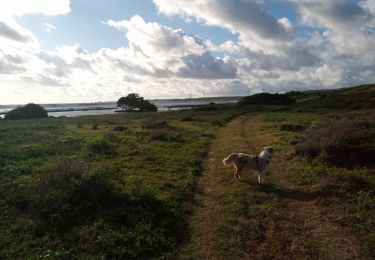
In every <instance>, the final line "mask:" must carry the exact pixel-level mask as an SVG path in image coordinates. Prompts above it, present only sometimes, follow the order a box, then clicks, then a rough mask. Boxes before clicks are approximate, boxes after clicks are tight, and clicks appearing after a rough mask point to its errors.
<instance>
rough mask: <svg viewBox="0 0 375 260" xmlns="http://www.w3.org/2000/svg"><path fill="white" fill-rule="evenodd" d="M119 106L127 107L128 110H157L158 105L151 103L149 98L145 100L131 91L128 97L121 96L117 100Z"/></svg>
mask: <svg viewBox="0 0 375 260" xmlns="http://www.w3.org/2000/svg"><path fill="white" fill-rule="evenodd" d="M117 107H121V109H125V110H127V111H133V110H134V109H139V110H140V111H157V107H156V106H155V105H154V104H152V103H150V102H149V101H148V100H144V98H143V97H140V96H139V95H138V94H136V93H131V94H129V95H127V96H126V97H121V98H120V99H119V100H118V101H117Z"/></svg>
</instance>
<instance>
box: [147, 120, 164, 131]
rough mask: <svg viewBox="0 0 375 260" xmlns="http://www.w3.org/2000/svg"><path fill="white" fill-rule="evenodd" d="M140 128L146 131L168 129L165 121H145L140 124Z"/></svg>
mask: <svg viewBox="0 0 375 260" xmlns="http://www.w3.org/2000/svg"><path fill="white" fill-rule="evenodd" d="M141 127H142V128H146V129H162V128H166V127H168V124H167V121H164V120H163V121H158V120H145V121H143V122H142V124H141Z"/></svg>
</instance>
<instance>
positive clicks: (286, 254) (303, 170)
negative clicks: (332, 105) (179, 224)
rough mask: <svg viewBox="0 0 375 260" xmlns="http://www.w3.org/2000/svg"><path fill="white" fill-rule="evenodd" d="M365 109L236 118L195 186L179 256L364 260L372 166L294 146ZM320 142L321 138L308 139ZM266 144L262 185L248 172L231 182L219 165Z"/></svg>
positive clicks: (370, 231)
mask: <svg viewBox="0 0 375 260" xmlns="http://www.w3.org/2000/svg"><path fill="white" fill-rule="evenodd" d="M373 113H374V111H368V110H365V111H355V112H354V111H353V112H351V113H349V114H348V113H338V112H325V113H319V114H316V113H309V112H307V113H306V112H300V111H294V110H290V111H286V112H270V111H269V112H265V111H263V112H261V113H250V114H247V115H244V116H241V117H239V118H237V119H235V120H233V121H232V122H230V123H229V124H228V125H227V126H226V127H225V128H222V129H220V130H219V131H218V132H217V134H216V139H215V140H214V142H213V145H212V147H211V150H210V153H209V155H208V159H207V162H206V163H207V167H206V170H205V172H204V175H203V177H202V178H201V179H200V182H199V185H198V187H199V189H198V191H199V192H198V193H197V197H196V198H197V206H196V213H195V215H194V216H193V217H192V219H191V224H190V232H191V233H192V239H191V240H190V242H189V243H187V244H186V245H185V247H184V248H183V250H181V254H180V258H181V259H190V258H191V257H192V256H193V258H194V259H229V258H234V259H372V257H373V256H374V254H375V248H374V244H375V240H374V238H375V233H374V230H375V222H374V215H375V207H374V187H375V172H374V168H373V166H370V165H368V164H366V166H362V165H358V164H357V163H359V162H358V161H352V162H353V163H355V165H354V166H351V167H349V166H348V165H346V166H345V167H344V166H337V165H335V164H334V163H333V162H332V161H329V162H327V161H326V157H325V156H327V155H325V156H319V155H317V156H316V157H307V156H306V155H302V154H300V153H299V152H296V151H299V150H300V149H301V148H300V147H299V146H302V144H303V142H304V141H305V139H306V138H307V136H309V133H310V131H313V130H312V129H315V128H318V129H319V127H320V126H325V125H326V124H330V125H331V124H333V125H335V123H336V122H340V123H341V122H342V120H344V119H347V118H348V116H350V117H353V118H355V120H359V121H366V122H369V121H370V120H369V118H372V115H373ZM340 126H341V125H340ZM374 129H375V127H374V125H372V126H371V127H369V131H370V132H371V133H372V134H371V136H370V134H369V133H366V134H367V135H366V140H367V141H368V142H373V141H374V140H375V134H374ZM349 130H350V129H349ZM313 132H314V133H315V132H317V131H316V130H314V131H313ZM323 141H324V140H323V139H322V137H318V138H316V139H315V140H314V142H315V143H317V144H321V143H322V142H323ZM269 144H272V145H273V146H274V148H275V150H276V153H275V157H274V159H273V161H272V163H271V168H270V171H269V176H268V178H267V179H268V181H269V184H268V185H262V186H260V185H258V184H257V177H256V174H255V173H254V172H250V171H246V173H245V177H244V178H243V179H242V180H241V181H240V182H236V181H235V180H234V177H233V174H232V173H233V171H234V169H232V168H230V169H228V168H225V167H224V166H223V165H222V159H223V158H224V157H226V156H227V155H228V154H229V153H231V152H233V151H237V152H248V153H252V154H255V153H258V152H259V149H260V148H261V147H262V146H265V145H269ZM362 145H363V146H364V147H362V148H363V149H366V148H367V145H366V143H362ZM371 147H372V149H373V148H374V144H373V143H372V146H371ZM348 162H351V161H350V160H349V161H348ZM360 162H362V161H360ZM367 162H368V161H366V163H367ZM370 162H372V163H373V161H370ZM340 163H341V162H340Z"/></svg>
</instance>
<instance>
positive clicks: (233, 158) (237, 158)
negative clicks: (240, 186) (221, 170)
mask: <svg viewBox="0 0 375 260" xmlns="http://www.w3.org/2000/svg"><path fill="white" fill-rule="evenodd" d="M223 163H224V165H225V166H227V167H228V166H230V165H231V164H232V163H234V164H235V165H237V166H242V165H243V166H246V165H247V166H250V167H251V168H254V167H255V168H256V164H257V159H256V155H251V154H247V153H231V154H230V155H229V156H228V157H227V158H224V160H223Z"/></svg>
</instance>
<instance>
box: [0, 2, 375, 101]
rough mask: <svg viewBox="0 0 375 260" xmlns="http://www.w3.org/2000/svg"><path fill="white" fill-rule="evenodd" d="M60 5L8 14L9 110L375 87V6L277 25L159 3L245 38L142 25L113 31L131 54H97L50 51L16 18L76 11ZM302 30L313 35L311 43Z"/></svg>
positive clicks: (0, 78)
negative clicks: (12, 106)
mask: <svg viewBox="0 0 375 260" xmlns="http://www.w3.org/2000/svg"><path fill="white" fill-rule="evenodd" d="M56 1H57V0H55V1H48V4H46V2H43V1H30V2H34V3H35V4H34V5H31V7H32V8H31V7H30V6H29V7H28V4H25V6H21V7H19V8H20V9H17V8H18V5H17V6H16V5H13V7H12V4H11V5H10V6H7V7H6V8H7V10H8V11H9V12H5V11H3V9H2V10H1V11H0V90H1V91H2V93H4V91H5V92H7V93H10V94H9V95H7V97H6V96H4V95H1V96H0V103H9V102H12V101H10V99H9V97H12V98H14V100H17V99H15V97H20V96H24V98H25V100H24V101H13V102H29V101H32V100H26V99H27V98H29V97H32V96H33V97H35V98H36V101H37V102H43V103H46V102H74V101H77V102H82V101H98V100H114V99H116V98H118V96H119V95H123V94H126V93H128V92H138V93H140V94H141V95H143V96H145V97H147V98H160V97H187V96H188V94H193V96H194V97H197V96H202V95H203V93H206V95H207V96H210V95H244V94H246V93H247V92H248V91H250V92H251V93H254V92H257V91H261V90H262V89H264V90H265V91H274V92H282V91H288V90H293V89H311V88H332V87H342V86H349V85H352V84H360V83H368V82H374V81H375V73H374V72H375V50H374V46H375V44H374V42H375V40H374V34H375V33H374V31H373V28H374V24H375V22H374V21H375V20H374V15H375V13H374V11H375V8H374V1H373V0H368V1H361V2H360V4H359V5H357V4H355V3H353V2H352V1H349V0H332V1H322V0H317V1H307V0H301V1H297V0H290V1H289V3H291V4H292V6H293V7H294V8H295V10H296V11H297V12H298V14H299V20H298V22H296V21H292V20H289V19H288V18H285V17H284V18H280V19H276V18H274V17H272V16H271V15H270V14H268V13H267V12H265V11H264V10H263V1H249V0H233V1H225V0H216V1H214V0H189V1H188V0H181V1H174V2H171V1H166V0H154V2H155V4H156V6H157V7H158V9H159V12H161V13H163V14H166V15H169V16H171V15H179V16H181V17H184V18H185V19H190V20H192V19H195V20H196V21H198V22H200V23H203V24H205V25H208V26H219V27H221V28H224V29H227V30H229V31H231V32H232V33H233V34H235V35H236V36H237V37H238V38H237V39H236V40H232V41H226V42H223V43H222V44H218V45H215V44H213V43H212V41H211V40H210V39H201V38H199V37H198V36H196V35H191V34H188V33H186V32H184V31H183V30H181V29H178V28H177V29H176V28H171V27H167V26H164V25H161V24H159V23H156V22H147V21H144V19H143V18H142V17H140V16H134V17H132V18H131V19H129V20H123V21H114V20H109V21H107V22H105V24H107V25H108V26H111V27H113V28H116V29H117V30H119V31H120V32H119V33H123V34H124V35H125V36H126V38H127V42H128V44H129V45H128V46H124V47H121V48H117V49H111V48H102V49H100V50H99V51H97V52H93V53H90V52H88V51H87V50H85V49H83V48H82V47H81V46H80V45H79V44H76V45H64V44H62V45H60V46H58V47H56V48H55V49H54V50H43V49H41V48H40V46H39V43H38V39H37V38H36V37H35V35H34V34H33V33H32V32H31V31H29V30H27V29H25V28H23V27H21V26H19V25H18V24H17V23H16V22H15V20H14V18H12V17H14V16H17V15H23V14H25V13H40V14H44V15H59V14H64V13H67V12H69V10H70V8H69V1H61V2H60V1H57V2H56ZM15 2H19V1H15ZM42 2H43V3H44V4H45V5H46V6H42V5H39V4H40V3H42ZM52 3H54V4H56V6H52V5H53V4H52ZM60 4H61V5H60ZM59 5H60V6H59ZM12 10H13V11H12ZM4 13H7V15H4ZM301 24H302V25H304V26H307V27H308V29H309V30H308V32H307V33H306V32H305V33H304V34H303V35H302V36H301V35H300V34H298V30H299V29H300V28H299V26H301ZM44 25H45V26H46V29H48V28H49V29H51V30H53V28H54V26H53V25H52V24H47V23H45V24H44ZM216 55H218V56H219V57H216ZM8 85H12V86H13V85H14V91H11V90H10V88H9V87H8ZM17 93H18V94H17Z"/></svg>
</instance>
